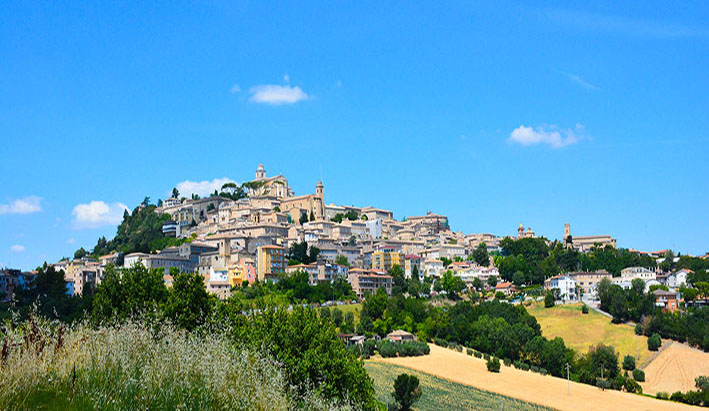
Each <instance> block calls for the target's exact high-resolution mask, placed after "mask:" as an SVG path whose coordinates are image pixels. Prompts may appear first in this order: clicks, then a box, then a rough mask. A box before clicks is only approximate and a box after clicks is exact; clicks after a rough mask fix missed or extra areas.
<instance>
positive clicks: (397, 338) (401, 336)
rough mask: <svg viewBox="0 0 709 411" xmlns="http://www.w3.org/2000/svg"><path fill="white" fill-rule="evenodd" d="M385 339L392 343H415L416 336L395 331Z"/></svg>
mask: <svg viewBox="0 0 709 411" xmlns="http://www.w3.org/2000/svg"><path fill="white" fill-rule="evenodd" d="M386 339H387V340H390V341H394V342H403V341H416V336H415V335H413V334H411V333H410V332H408V331H404V330H396V331H392V332H390V333H389V334H387V337H386Z"/></svg>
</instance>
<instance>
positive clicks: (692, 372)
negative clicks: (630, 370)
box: [641, 341, 709, 394]
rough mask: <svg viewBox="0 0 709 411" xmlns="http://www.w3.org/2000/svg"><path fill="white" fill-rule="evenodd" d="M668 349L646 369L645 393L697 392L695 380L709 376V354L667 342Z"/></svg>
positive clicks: (643, 385) (643, 384)
mask: <svg viewBox="0 0 709 411" xmlns="http://www.w3.org/2000/svg"><path fill="white" fill-rule="evenodd" d="M663 344H668V346H667V348H665V349H664V350H662V352H661V353H660V354H659V355H658V356H657V358H655V359H654V360H652V361H651V362H650V364H648V365H647V367H645V369H644V371H645V382H644V383H642V384H641V385H642V387H643V391H644V392H647V393H650V394H655V393H658V392H660V391H665V392H667V393H670V394H672V393H673V392H675V391H682V392H686V391H689V390H695V389H696V387H695V386H694V379H695V378H696V377H698V376H700V375H709V353H705V352H703V351H700V350H697V349H695V348H692V347H689V346H687V345H684V344H680V343H676V342H670V341H666V342H663Z"/></svg>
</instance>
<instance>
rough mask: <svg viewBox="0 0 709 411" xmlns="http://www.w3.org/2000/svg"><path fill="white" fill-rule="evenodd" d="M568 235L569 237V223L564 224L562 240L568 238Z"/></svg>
mask: <svg viewBox="0 0 709 411" xmlns="http://www.w3.org/2000/svg"><path fill="white" fill-rule="evenodd" d="M570 235H571V226H570V225H569V223H566V224H564V240H566V239H567V238H569V236H570Z"/></svg>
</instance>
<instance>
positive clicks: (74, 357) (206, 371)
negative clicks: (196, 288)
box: [0, 318, 338, 410]
mask: <svg viewBox="0 0 709 411" xmlns="http://www.w3.org/2000/svg"><path fill="white" fill-rule="evenodd" d="M3 337H4V338H3V348H2V362H1V363H0V371H1V373H2V375H3V380H2V381H3V383H2V384H0V404H2V408H3V409H7V410H26V409H57V410H60V409H61V410H66V409H82V410H83V409H97V410H98V409H101V410H125V409H153V410H174V409H212V410H231V409H235V410H291V409H301V408H307V409H316V410H317V409H322V410H325V409H332V408H333V407H334V408H338V406H337V404H334V403H328V402H327V401H323V400H322V399H320V398H318V396H317V395H315V394H307V395H304V396H293V395H292V393H291V392H290V391H289V387H288V379H287V374H286V373H285V372H284V370H283V368H282V365H281V364H279V363H278V362H277V361H275V360H274V359H273V358H271V357H269V356H267V355H264V354H261V353H259V352H256V351H253V350H251V349H246V348H238V347H237V346H236V345H235V344H234V343H232V342H231V341H230V340H229V339H228V338H226V336H225V335H223V334H220V333H212V334H194V333H193V334H191V333H186V332H184V331H180V330H178V329H176V328H174V327H172V326H168V325H162V324H158V325H153V326H152V327H148V326H146V324H144V323H140V322H128V323H125V324H123V325H121V326H109V327H100V328H91V327H89V326H87V325H86V324H84V323H82V324H79V325H76V326H73V327H66V326H64V325H62V326H59V325H58V324H53V323H49V322H47V321H42V320H39V319H35V318H32V319H30V321H28V322H26V323H22V324H21V325H20V326H19V327H16V328H9V329H6V330H5V333H4V336H3Z"/></svg>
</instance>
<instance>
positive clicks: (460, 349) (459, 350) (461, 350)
mask: <svg viewBox="0 0 709 411" xmlns="http://www.w3.org/2000/svg"><path fill="white" fill-rule="evenodd" d="M455 350H456V351H458V352H463V346H462V345H460V344H456V345H455Z"/></svg>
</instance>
